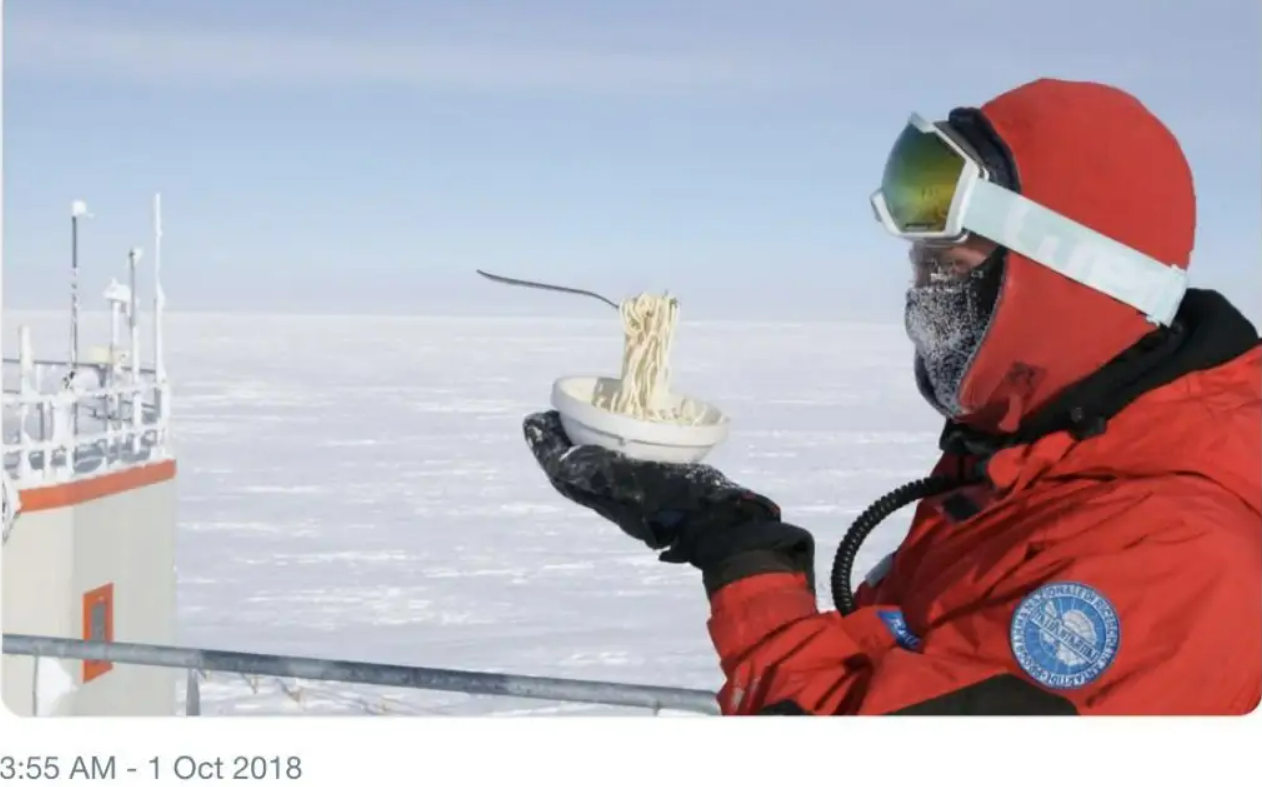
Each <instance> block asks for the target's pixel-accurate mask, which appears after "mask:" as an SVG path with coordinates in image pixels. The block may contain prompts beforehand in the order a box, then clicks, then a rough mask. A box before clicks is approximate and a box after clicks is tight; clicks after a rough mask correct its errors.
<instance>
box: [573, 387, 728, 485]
mask: <svg viewBox="0 0 1262 787" xmlns="http://www.w3.org/2000/svg"><path fill="white" fill-rule="evenodd" d="M618 387H619V381H618V380H617V379H614V378H610V377H562V378H561V379H559V380H557V381H556V382H554V383H553V384H552V406H553V407H554V408H556V410H557V412H558V413H560V414H561V426H562V427H564V429H565V434H566V436H567V437H569V438H570V442H572V443H574V444H575V445H599V446H602V447H604V448H608V449H610V450H613V451H618V452H619V453H622V454H625V455H626V456H629V457H632V458H633V459H648V460H653V461H657V462H671V463H674V464H691V463H694V462H700V461H701V460H702V459H704V458H705V456H706V454H708V453H710V451H712V450H713V449H714V447H715V446H717V445H718V444H719V443H722V442H723V441H724V440H726V439H727V433H728V428H729V427H730V425H731V421H730V420H729V419H728V417H727V416H726V415H724V414H723V413H722V412H721V411H720V410H719V408H717V407H715V406H714V405H712V404H710V403H709V402H703V401H700V400H698V399H692V398H690V397H685V396H682V395H680V394H674V395H673V396H672V399H673V400H674V401H672V402H671V405H672V406H677V405H678V404H679V403H680V402H682V401H685V400H686V401H690V402H691V403H693V404H694V405H696V406H699V407H700V408H701V412H702V418H701V423H699V424H696V425H693V426H685V425H682V424H667V423H655V422H652V421H641V420H638V419H636V418H632V417H630V416H627V415H619V414H617V413H611V412H609V411H608V410H606V409H604V408H603V407H597V406H596V405H594V404H592V399H593V398H594V396H595V394H596V393H597V391H599V392H601V393H602V394H604V393H605V392H607V391H610V390H616V389H617V388H618Z"/></svg>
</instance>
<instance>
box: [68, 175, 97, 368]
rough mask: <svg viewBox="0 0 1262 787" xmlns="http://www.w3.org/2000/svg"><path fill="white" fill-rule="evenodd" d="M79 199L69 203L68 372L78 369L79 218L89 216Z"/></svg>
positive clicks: (84, 203) (85, 205) (85, 206)
mask: <svg viewBox="0 0 1262 787" xmlns="http://www.w3.org/2000/svg"><path fill="white" fill-rule="evenodd" d="M91 216H92V214H91V213H88V205H87V203H86V202H84V201H83V200H81V199H77V200H75V201H74V202H71V203H70V374H71V376H74V374H75V373H76V372H78V370H79V219H82V218H91Z"/></svg>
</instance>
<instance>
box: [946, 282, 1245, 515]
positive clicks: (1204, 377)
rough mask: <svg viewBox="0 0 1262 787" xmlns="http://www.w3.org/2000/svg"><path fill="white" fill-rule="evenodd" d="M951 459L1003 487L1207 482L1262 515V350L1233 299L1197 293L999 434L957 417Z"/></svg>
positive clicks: (950, 432)
mask: <svg viewBox="0 0 1262 787" xmlns="http://www.w3.org/2000/svg"><path fill="white" fill-rule="evenodd" d="M942 447H943V449H944V450H945V451H946V452H947V453H948V454H955V455H961V454H965V455H972V456H975V457H979V458H981V459H983V460H984V462H985V466H986V473H987V475H988V476H989V477H990V479H991V481H992V483H994V484H995V485H996V486H997V487H1001V488H1011V487H1013V486H1021V485H1024V484H1027V483H1030V482H1032V481H1033V480H1034V479H1036V478H1043V479H1047V478H1058V477H1060V478H1083V477H1097V478H1112V479H1136V478H1146V477H1147V478H1155V477H1170V476H1173V475H1179V476H1184V477H1199V478H1202V479H1206V480H1208V481H1210V482H1212V483H1214V484H1216V485H1217V486H1219V487H1221V488H1223V489H1226V490H1228V491H1229V492H1231V493H1232V494H1233V495H1234V496H1235V497H1237V498H1238V499H1240V500H1241V501H1242V502H1243V503H1244V504H1245V505H1247V506H1249V507H1250V508H1251V509H1252V510H1253V511H1256V512H1258V513H1259V514H1260V515H1262V481H1260V479H1262V345H1260V344H1259V339H1258V333H1257V330H1256V328H1255V327H1254V326H1253V325H1252V324H1251V323H1250V322H1249V321H1248V319H1246V318H1245V317H1244V315H1242V314H1241V313H1240V312H1239V311H1238V310H1237V309H1236V308H1235V307H1233V306H1232V305H1231V304H1230V303H1229V302H1228V301H1227V299H1226V298H1224V297H1223V296H1222V295H1220V294H1218V293H1216V292H1213V291H1210V290H1196V289H1193V290H1189V291H1188V294H1187V296H1186V297H1185V299H1184V302H1183V306H1182V308H1181V309H1180V311H1179V315H1178V317H1177V319H1176V321H1175V323H1174V325H1173V326H1172V327H1171V329H1169V330H1167V331H1161V332H1158V333H1155V334H1151V335H1150V336H1149V337H1147V338H1146V339H1145V340H1144V341H1141V342H1139V343H1137V344H1136V345H1135V346H1134V347H1132V348H1130V349H1128V350H1127V351H1125V352H1123V353H1122V354H1121V355H1120V356H1119V357H1118V358H1116V359H1114V360H1113V361H1112V362H1111V363H1109V364H1107V365H1106V366H1105V367H1104V368H1102V369H1101V370H1100V371H1098V372H1096V373H1095V374H1093V375H1091V376H1089V377H1087V378H1086V379H1084V380H1082V381H1080V382H1079V383H1077V384H1075V385H1073V386H1071V387H1069V388H1067V389H1066V390H1064V391H1063V392H1062V393H1061V394H1060V395H1059V396H1057V397H1056V398H1055V399H1054V400H1053V401H1051V402H1049V403H1048V405H1047V406H1046V407H1045V408H1043V409H1042V410H1041V411H1040V412H1039V413H1038V414H1037V415H1036V416H1035V417H1033V418H1031V419H1029V420H1027V422H1026V423H1025V425H1024V426H1023V428H1022V430H1021V432H1020V433H1018V434H1014V435H1003V436H998V435H994V434H988V433H985V432H980V431H977V430H973V429H970V428H969V427H967V426H964V425H961V424H957V423H948V425H947V428H946V430H945V431H944V433H943V437H942Z"/></svg>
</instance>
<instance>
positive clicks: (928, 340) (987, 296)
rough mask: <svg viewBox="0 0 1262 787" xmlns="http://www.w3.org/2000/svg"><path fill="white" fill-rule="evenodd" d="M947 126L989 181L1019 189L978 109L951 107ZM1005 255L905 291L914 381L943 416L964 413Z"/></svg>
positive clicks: (997, 253) (995, 254)
mask: <svg viewBox="0 0 1262 787" xmlns="http://www.w3.org/2000/svg"><path fill="white" fill-rule="evenodd" d="M946 125H947V127H948V128H949V130H950V132H952V133H953V134H954V136H955V137H956V138H957V139H958V140H959V141H960V142H961V143H962V144H963V145H964V146H965V147H967V148H970V149H971V150H972V152H973V153H974V154H975V155H976V156H977V158H978V159H979V160H980V161H981V163H982V165H983V166H985V168H986V170H987V171H988V172H989V173H990V178H991V182H993V183H995V184H996V185H999V186H1002V187H1004V188H1006V189H1011V190H1012V191H1015V192H1017V193H1020V191H1021V187H1020V182H1019V178H1018V175H1017V171H1016V166H1015V164H1014V163H1013V160H1012V155H1011V153H1010V152H1009V150H1008V148H1007V145H1005V144H1004V142H1003V140H1002V139H1000V138H999V135H998V134H997V133H995V130H994V129H993V128H992V127H991V125H990V122H989V121H987V120H986V118H985V116H984V115H982V113H981V111H980V110H977V109H973V108H960V109H955V110H953V111H952V112H951V114H950V115H949V116H948V119H947V122H946ZM1006 260H1007V250H1006V249H1003V248H997V249H995V250H994V251H993V252H991V254H990V255H989V256H988V257H987V258H986V260H985V261H984V262H982V263H981V264H980V265H978V266H977V267H975V268H973V269H972V270H971V271H968V272H967V273H963V274H960V275H958V276H944V277H939V278H938V279H937V280H930V281H928V282H925V283H919V282H918V283H917V284H916V285H915V286H913V287H912V288H911V289H909V290H908V292H907V307H906V312H905V324H906V329H907V336H908V338H910V339H911V342H912V344H913V345H914V346H915V348H916V364H915V368H916V384H917V385H918V386H919V388H920V392H921V394H922V395H923V396H924V397H925V399H927V400H928V401H929V403H930V404H932V405H933V406H934V407H935V408H936V409H937V410H938V412H940V413H942V414H943V415H944V416H946V417H947V418H956V417H959V416H961V415H964V414H965V413H964V412H963V408H962V407H961V406H960V388H961V386H962V384H963V382H964V378H965V376H966V375H967V374H968V369H969V366H970V364H971V363H972V360H973V356H974V355H975V354H976V353H977V349H978V347H979V346H980V345H981V343H982V340H983V339H984V338H985V336H986V331H987V330H988V329H989V328H990V322H991V318H992V317H993V316H994V312H995V307H996V305H997V303H998V300H999V290H1000V288H1001V286H1002V284H1003V275H1004V268H1005V263H1006Z"/></svg>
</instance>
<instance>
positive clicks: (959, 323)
mask: <svg viewBox="0 0 1262 787" xmlns="http://www.w3.org/2000/svg"><path fill="white" fill-rule="evenodd" d="M1005 256H1006V252H1005V250H1004V249H1002V248H1000V249H996V250H995V251H994V252H992V253H991V254H990V255H989V256H988V257H987V258H986V260H985V261H984V262H982V263H981V264H980V265H978V266H977V267H975V268H973V269H972V270H970V271H968V272H967V273H963V274H960V275H958V276H953V277H950V278H948V279H946V280H945V281H930V282H927V283H924V284H918V285H916V286H913V287H911V288H910V289H909V290H908V291H907V307H906V311H905V313H904V323H905V327H906V329H907V336H908V338H909V339H911V342H912V345H913V346H914V347H915V348H916V384H917V385H918V386H919V388H920V392H921V394H922V395H923V396H924V397H925V399H927V400H928V401H929V403H930V404H932V405H933V406H934V407H935V408H936V409H937V410H938V412H940V413H942V414H943V415H944V416H946V417H947V418H955V417H958V416H960V415H963V414H964V413H963V409H962V408H961V406H960V399H959V396H960V386H961V384H962V383H963V382H964V376H965V374H966V373H967V372H968V368H969V364H970V363H972V360H973V356H974V354H975V353H976V352H977V348H978V347H979V346H980V345H981V343H982V339H983V338H985V336H986V331H987V329H988V328H989V327H990V320H991V317H992V316H993V315H994V311H995V303H996V301H997V300H998V297H999V287H1000V285H1001V284H1002V282H1003V270H1004V258H1005Z"/></svg>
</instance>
